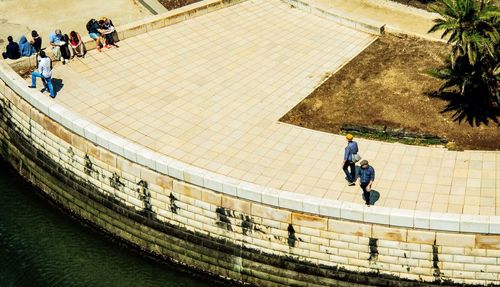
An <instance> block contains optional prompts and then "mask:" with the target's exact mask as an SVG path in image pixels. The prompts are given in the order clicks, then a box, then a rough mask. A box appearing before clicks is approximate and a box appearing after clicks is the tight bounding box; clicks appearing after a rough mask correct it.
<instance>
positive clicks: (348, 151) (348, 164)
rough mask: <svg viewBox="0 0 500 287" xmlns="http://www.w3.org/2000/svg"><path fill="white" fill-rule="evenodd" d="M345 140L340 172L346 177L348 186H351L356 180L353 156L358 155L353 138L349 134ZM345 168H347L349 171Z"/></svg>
mask: <svg viewBox="0 0 500 287" xmlns="http://www.w3.org/2000/svg"><path fill="white" fill-rule="evenodd" d="M345 138H346V139H347V146H346V147H345V150H344V161H343V165H342V170H343V171H344V173H345V175H346V179H347V182H348V184H349V185H350V186H352V185H354V181H355V180H356V165H355V163H356V161H355V159H354V158H353V156H354V155H357V154H358V143H357V142H355V141H353V140H352V139H353V138H354V137H353V135H351V134H347V135H346V137H345ZM347 168H349V169H350V171H349V170H348V169H347Z"/></svg>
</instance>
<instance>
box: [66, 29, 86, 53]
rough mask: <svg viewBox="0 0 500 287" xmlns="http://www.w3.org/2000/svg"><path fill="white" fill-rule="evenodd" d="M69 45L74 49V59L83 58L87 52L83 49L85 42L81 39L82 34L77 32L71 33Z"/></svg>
mask: <svg viewBox="0 0 500 287" xmlns="http://www.w3.org/2000/svg"><path fill="white" fill-rule="evenodd" d="M69 44H70V45H71V48H72V49H73V57H75V56H77V57H83V56H84V54H85V50H84V47H83V42H82V38H81V37H80V34H78V33H77V32H75V31H71V33H69Z"/></svg>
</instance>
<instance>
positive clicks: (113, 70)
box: [54, 0, 500, 214]
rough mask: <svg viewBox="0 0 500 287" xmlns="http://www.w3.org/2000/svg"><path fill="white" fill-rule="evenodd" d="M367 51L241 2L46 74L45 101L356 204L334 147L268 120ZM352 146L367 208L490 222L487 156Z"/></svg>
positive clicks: (228, 166)
mask: <svg viewBox="0 0 500 287" xmlns="http://www.w3.org/2000/svg"><path fill="white" fill-rule="evenodd" d="M255 11H259V14H258V16H257V17H256V16H255ZM214 27H217V28H214ZM373 40H374V36H372V35H368V34H366V33H363V32H359V31H356V30H352V29H350V28H347V27H344V26H340V25H337V24H335V23H333V22H331V21H329V20H326V19H322V18H319V17H316V16H314V15H311V14H308V13H307V12H304V11H301V10H299V9H290V7H289V6H288V5H286V4H284V3H282V2H280V1H277V0H268V1H264V0H255V1H246V2H244V3H241V4H238V5H234V6H231V7H229V8H226V9H223V10H219V11H216V12H213V13H210V14H207V15H204V16H202V17H198V18H195V19H191V20H189V21H184V22H181V23H178V24H176V25H173V26H169V27H166V28H163V29H159V30H155V31H151V32H149V33H145V34H142V35H139V36H136V37H133V38H130V39H127V40H125V41H121V42H120V48H119V49H111V50H107V51H104V52H102V53H97V52H96V51H91V52H89V53H88V55H87V57H86V58H84V59H77V60H74V61H72V62H71V63H70V64H69V65H65V66H56V68H55V69H54V77H55V78H61V79H63V80H64V83H65V86H64V87H63V89H62V90H61V91H60V92H59V94H58V96H57V98H56V101H58V102H59V103H62V104H63V105H66V106H67V107H69V108H71V109H73V110H74V111H75V112H78V113H80V114H81V115H83V116H86V117H88V118H90V119H91V120H92V121H94V122H95V123H97V124H98V125H101V126H102V127H103V128H105V129H108V130H111V131H114V132H116V133H117V134H118V135H120V136H123V137H126V138H127V139H128V140H131V141H133V142H136V143H138V144H141V145H144V146H146V147H147V148H150V149H154V150H156V151H159V152H161V153H164V154H166V155H168V156H170V157H173V158H175V159H178V160H180V161H182V162H185V163H188V164H193V165H195V166H197V167H200V168H203V169H206V170H209V171H211V172H216V173H219V174H222V175H226V176H229V177H233V178H237V179H240V180H245V181H249V182H253V183H257V184H260V185H266V186H269V187H273V188H277V189H283V190H287V191H292V192H298V193H303V194H309V195H313V196H316V197H321V198H326V199H335V200H341V201H350V202H357V203H362V198H361V191H360V189H359V186H356V187H348V186H347V185H346V181H345V179H344V176H345V175H344V174H343V172H342V171H341V169H340V165H341V162H342V156H343V149H344V146H345V139H344V138H343V136H338V135H332V134H327V133H322V132H316V131H312V130H308V129H304V128H300V127H295V126H291V125H288V124H282V123H279V122H278V119H279V118H280V117H281V116H282V115H284V114H285V113H286V112H287V111H288V110H289V109H291V108H292V107H293V106H295V105H296V104H297V103H299V102H300V101H301V100H302V99H303V98H305V97H306V96H307V95H308V94H310V93H311V92H312V91H313V90H314V88H315V87H316V86H317V85H318V84H319V83H320V81H321V80H322V78H323V75H325V73H329V72H333V71H336V70H337V69H338V68H339V67H340V66H342V65H344V64H345V63H346V62H347V61H348V60H349V59H351V58H352V57H354V56H355V55H357V54H358V53H359V52H360V51H362V50H363V48H365V47H366V46H367V45H369V44H370V43H371V41H373ZM346 43H349V45H346ZM89 95H92V96H89ZM356 140H357V141H358V143H359V146H360V153H361V154H362V155H363V156H365V157H366V158H367V159H369V160H370V162H371V163H372V165H373V166H374V167H375V169H376V171H377V178H376V180H375V183H374V186H373V187H374V189H375V190H377V191H378V192H379V193H380V199H379V200H378V201H377V202H376V203H375V204H376V205H380V206H385V207H394V208H411V209H413V208H414V209H417V210H424V211H431V210H432V211H442V212H459V210H460V209H461V205H463V204H467V205H465V206H463V208H462V210H463V211H462V212H463V213H467V212H471V213H472V214H477V213H478V212H479V213H481V214H499V213H498V210H497V209H498V208H497V207H498V206H499V205H497V203H496V201H495V200H491V199H492V198H496V197H498V196H500V194H499V193H498V191H497V187H498V186H500V172H494V171H493V172H492V171H489V170H491V169H495V168H497V167H498V166H500V156H497V153H495V152H494V153H493V154H494V155H495V156H494V157H493V158H495V160H488V159H491V156H489V157H488V156H483V155H482V153H481V152H469V151H464V152H453V151H447V150H445V149H443V148H432V147H416V146H406V145H401V144H391V143H382V142H376V141H370V140H363V139H356ZM90 149H92V148H91V147H90ZM388 158H391V159H392V160H391V161H390V162H388V161H387V159H388ZM482 198H485V199H482ZM469 199H470V200H469ZM217 200H218V199H217ZM222 202H223V203H225V204H226V205H227V207H229V206H232V203H230V202H228V201H227V200H225V199H222ZM491 202H493V204H492V203H491ZM237 208H239V209H240V210H242V211H243V210H245V211H248V209H249V207H246V206H240V207H237ZM245 211H244V212H245ZM459 213H460V212H459Z"/></svg>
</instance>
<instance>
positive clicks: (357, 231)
mask: <svg viewBox="0 0 500 287" xmlns="http://www.w3.org/2000/svg"><path fill="white" fill-rule="evenodd" d="M0 94H1V98H0V99H1V109H0V114H1V118H2V121H1V129H0V131H1V132H0V139H1V142H2V145H1V153H2V156H3V157H4V158H5V159H7V160H8V161H9V162H10V163H11V164H12V165H13V166H14V167H15V168H16V169H17V170H19V171H20V172H21V173H22V175H23V176H24V177H26V178H27V179H28V180H29V181H31V182H33V184H35V185H36V186H38V187H40V188H41V189H42V190H43V191H44V192H45V193H46V194H47V195H49V196H50V197H52V198H53V199H54V200H55V201H56V202H58V203H59V204H61V205H62V206H64V207H66V208H68V209H70V210H72V211H73V212H74V213H75V214H76V215H77V216H79V217H82V218H84V219H86V220H88V221H91V222H93V223H94V224H96V225H97V226H99V227H100V228H102V229H104V230H106V231H107V232H109V233H111V234H113V235H115V236H118V237H120V238H123V239H125V240H126V241H129V242H131V243H133V244H135V245H137V246H140V247H141V248H142V249H144V250H147V251H148V252H151V253H154V254H156V255H158V256H161V257H169V258H172V259H174V260H176V261H178V262H181V263H183V264H186V265H188V266H190V267H193V268H197V269H201V270H204V271H206V272H211V273H213V274H217V275H220V276H223V277H225V278H230V279H233V280H237V281H240V282H246V283H255V284H256V285H260V286H279V285H287V286H290V285H297V286H319V285H327V286H336V285H338V284H341V283H339V282H338V280H346V281H350V282H356V283H360V284H365V283H366V284H373V285H388V286H414V285H415V284H418V283H420V282H441V283H442V282H449V283H457V284H462V283H465V284H483V285H486V284H490V283H495V284H496V283H498V276H499V274H500V269H499V268H500V262H498V261H499V259H500V236H498V235H486V234H484V235H483V234H462V233H448V232H440V231H432V230H418V229H410V228H397V227H390V226H385V225H379V224H367V223H360V222H354V221H347V220H340V219H338V218H333V217H326V216H319V215H315V214H310V213H304V212H297V211H293V210H289V209H284V208H278V207H275V206H272V205H265V204H262V203H257V202H252V201H250V200H244V199H241V198H238V197H236V196H231V195H228V194H223V193H220V192H215V191H213V190H210V189H207V188H202V187H200V186H197V185H194V184H189V183H187V182H186V181H184V180H178V179H177V178H175V177H173V176H168V175H165V174H162V173H159V172H156V171H154V170H152V169H149V168H147V167H145V166H142V165H140V164H137V163H134V162H131V161H129V160H127V159H125V158H123V157H121V156H117V155H116V154H114V153H112V152H110V151H109V150H107V149H104V148H102V147H100V146H99V145H96V144H95V143H93V142H91V141H89V140H87V139H85V138H83V137H81V136H79V135H77V134H75V133H73V132H71V131H69V130H68V129H66V128H65V127H63V126H62V125H60V124H58V123H57V122H55V121H54V120H52V119H51V118H50V117H48V116H47V115H45V114H43V113H41V112H40V111H39V110H37V109H36V108H34V107H32V106H31V105H30V104H29V103H27V102H26V101H25V100H23V99H22V98H21V97H20V96H19V95H17V94H16V92H14V91H13V90H12V89H11V88H10V87H9V86H7V85H5V84H4V82H3V81H2V82H1V86H0ZM479 224H480V223H479ZM398 278H401V279H408V281H406V280H398ZM422 284H424V283H422Z"/></svg>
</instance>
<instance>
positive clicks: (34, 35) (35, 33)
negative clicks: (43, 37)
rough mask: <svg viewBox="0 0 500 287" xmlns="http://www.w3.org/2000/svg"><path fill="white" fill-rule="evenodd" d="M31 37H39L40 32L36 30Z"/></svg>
mask: <svg viewBox="0 0 500 287" xmlns="http://www.w3.org/2000/svg"><path fill="white" fill-rule="evenodd" d="M31 37H33V38H35V37H38V32H37V31H36V30H33V31H31Z"/></svg>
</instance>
